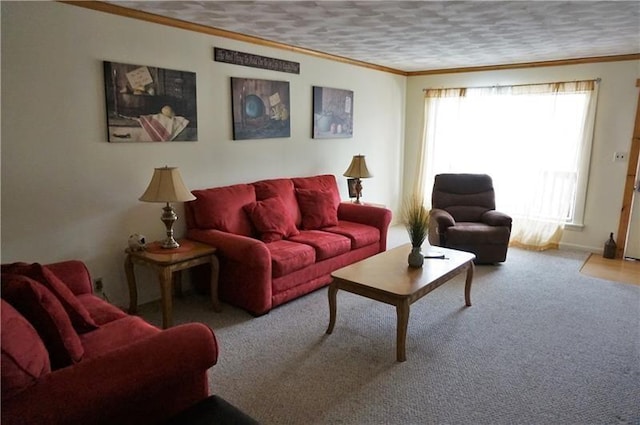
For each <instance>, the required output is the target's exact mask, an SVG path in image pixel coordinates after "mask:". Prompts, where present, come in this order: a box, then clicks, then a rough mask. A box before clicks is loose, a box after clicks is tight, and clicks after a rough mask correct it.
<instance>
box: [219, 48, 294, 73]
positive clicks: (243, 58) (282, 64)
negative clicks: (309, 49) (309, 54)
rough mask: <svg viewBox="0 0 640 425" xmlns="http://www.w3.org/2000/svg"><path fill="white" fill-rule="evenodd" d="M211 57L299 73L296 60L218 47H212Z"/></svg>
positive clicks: (228, 61)
mask: <svg viewBox="0 0 640 425" xmlns="http://www.w3.org/2000/svg"><path fill="white" fill-rule="evenodd" d="M213 59H214V60H215V61H216V62H225V63H231V64H234V65H243V66H250V67H252V68H261V69H269V70H271V71H280V72H289V73H291V74H300V64H299V63H298V62H291V61H286V60H282V59H274V58H268V57H266V56H260V55H252V54H251V53H244V52H237V51H235V50H227V49H221V48H219V47H214V48H213Z"/></svg>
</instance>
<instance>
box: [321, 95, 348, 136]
mask: <svg viewBox="0 0 640 425" xmlns="http://www.w3.org/2000/svg"><path fill="white" fill-rule="evenodd" d="M352 136H353V92H352V91H351V90H342V89H332V88H328V87H316V86H314V87H313V138H314V139H339V138H349V137H352Z"/></svg>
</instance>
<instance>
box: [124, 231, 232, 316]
mask: <svg viewBox="0 0 640 425" xmlns="http://www.w3.org/2000/svg"><path fill="white" fill-rule="evenodd" d="M179 243H180V247H179V248H176V249H163V248H161V247H160V244H159V243H153V244H150V245H149V246H148V247H147V248H146V249H145V250H144V251H132V250H130V249H127V250H126V251H125V252H126V253H127V257H126V258H125V260H124V271H125V273H126V275H127V283H128V284H129V313H130V314H135V313H136V312H137V310H138V290H137V287H136V276H135V273H134V272H133V265H134V264H139V265H143V266H148V267H151V268H152V269H153V270H155V271H156V272H157V273H158V280H159V282H160V292H161V300H162V327H163V328H165V329H166V328H169V327H171V326H172V325H173V306H172V288H173V277H174V276H173V275H174V272H175V274H176V276H175V277H176V280H175V282H176V285H175V289H176V293H178V294H180V293H181V292H182V286H181V271H182V270H186V269H190V268H191V267H195V266H198V265H201V264H210V265H211V303H212V304H213V309H214V311H216V312H219V311H220V310H221V309H220V302H219V300H218V271H219V267H220V266H219V263H218V257H216V248H214V247H212V246H209V245H206V244H203V243H200V242H196V241H191V240H188V239H181V240H180V241H179Z"/></svg>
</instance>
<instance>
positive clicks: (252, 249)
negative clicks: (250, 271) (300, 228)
mask: <svg viewBox="0 0 640 425" xmlns="http://www.w3.org/2000/svg"><path fill="white" fill-rule="evenodd" d="M187 237H188V238H189V239H193V240H196V241H199V242H202V243H206V244H208V245H211V246H215V247H216V249H217V252H216V254H217V255H219V256H222V257H225V258H227V259H230V260H232V261H241V262H243V263H244V264H245V265H246V266H247V267H268V268H269V276H271V253H270V252H269V250H268V249H267V246H266V245H265V243H264V242H262V241H261V240H258V239H253V238H250V237H247V236H242V235H236V234H234V233H227V232H223V231H221V230H214V229H208V230H203V229H190V230H188V231H187Z"/></svg>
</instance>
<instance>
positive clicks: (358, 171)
mask: <svg viewBox="0 0 640 425" xmlns="http://www.w3.org/2000/svg"><path fill="white" fill-rule="evenodd" d="M343 176H345V177H353V178H357V179H368V178H369V177H373V174H371V173H370V172H369V170H368V169H367V163H366V162H365V160H364V155H354V156H353V159H352V160H351V164H350V165H349V168H347V171H345V172H344V174H343Z"/></svg>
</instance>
